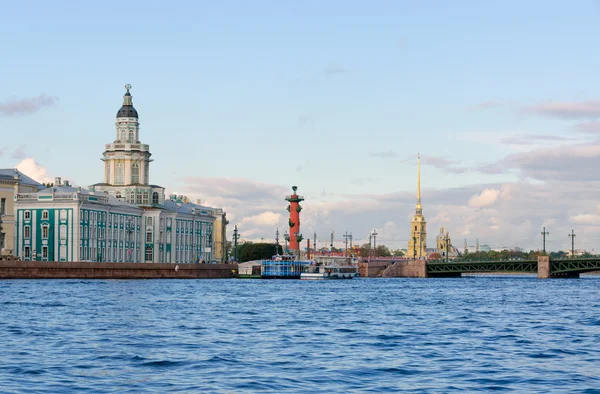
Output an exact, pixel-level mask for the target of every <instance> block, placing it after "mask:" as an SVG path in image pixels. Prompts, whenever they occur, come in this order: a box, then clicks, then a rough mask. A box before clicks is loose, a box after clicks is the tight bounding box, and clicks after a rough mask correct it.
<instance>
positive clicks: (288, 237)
mask: <svg viewBox="0 0 600 394" xmlns="http://www.w3.org/2000/svg"><path fill="white" fill-rule="evenodd" d="M283 239H284V241H285V251H284V254H285V255H286V256H287V255H288V242H289V241H290V234H288V232H287V231H286V232H285V233H284V234H283Z"/></svg>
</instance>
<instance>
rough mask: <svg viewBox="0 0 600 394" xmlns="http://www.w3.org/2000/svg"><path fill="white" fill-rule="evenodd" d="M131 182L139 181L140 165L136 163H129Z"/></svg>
mask: <svg viewBox="0 0 600 394" xmlns="http://www.w3.org/2000/svg"><path fill="white" fill-rule="evenodd" d="M131 183H133V184H135V183H140V165H139V164H138V163H133V164H132V165H131Z"/></svg>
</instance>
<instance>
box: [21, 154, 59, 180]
mask: <svg viewBox="0 0 600 394" xmlns="http://www.w3.org/2000/svg"><path fill="white" fill-rule="evenodd" d="M17 170H19V171H21V172H22V173H23V174H25V175H27V176H28V177H30V178H33V179H35V180H36V181H38V182H40V183H47V182H54V179H53V178H52V177H51V176H50V175H48V171H47V170H46V167H44V166H42V165H41V164H40V163H38V162H37V161H35V160H34V159H33V158H31V157H29V158H27V159H23V160H22V161H21V162H20V163H19V164H17Z"/></svg>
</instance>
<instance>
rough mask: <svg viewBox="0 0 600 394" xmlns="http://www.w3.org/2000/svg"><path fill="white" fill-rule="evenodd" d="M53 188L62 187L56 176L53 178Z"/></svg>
mask: <svg viewBox="0 0 600 394" xmlns="http://www.w3.org/2000/svg"><path fill="white" fill-rule="evenodd" d="M54 186H62V184H61V183H60V177H59V176H57V177H56V178H54Z"/></svg>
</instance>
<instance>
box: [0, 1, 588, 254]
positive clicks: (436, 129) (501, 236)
mask: <svg viewBox="0 0 600 394" xmlns="http://www.w3.org/2000/svg"><path fill="white" fill-rule="evenodd" d="M0 8H1V9H2V12H1V13H0V37H3V39H2V40H0V135H1V136H2V137H3V138H2V142H1V143H0V167H1V168H15V167H17V168H19V169H21V170H22V171H24V172H25V173H26V174H28V175H30V176H32V177H34V178H36V179H38V180H40V181H45V180H49V179H52V178H53V177H55V176H61V177H62V178H63V179H68V180H70V181H71V182H72V183H74V184H77V185H81V186H84V187H86V186H87V185H91V184H94V183H97V182H100V181H102V177H103V165H102V162H101V161H100V158H101V156H102V152H103V147H104V144H106V143H111V142H112V141H113V140H114V138H115V137H114V136H115V132H114V122H115V115H116V112H117V110H118V109H119V108H120V106H121V103H122V96H123V94H124V91H125V90H124V85H125V84H131V85H132V86H133V88H132V90H131V93H132V95H133V102H134V106H135V108H136V109H137V110H138V113H139V116H140V125H141V131H140V139H141V141H142V142H143V143H146V144H149V145H150V149H151V152H152V158H153V159H154V161H153V163H152V164H151V170H150V171H151V172H150V181H151V182H152V183H153V184H159V185H161V186H164V187H166V188H167V192H176V193H178V194H184V195H187V196H189V197H190V198H192V199H201V200H202V203H203V204H205V205H211V206H214V207H220V208H223V209H224V210H225V211H226V212H227V217H228V219H229V220H230V226H229V229H228V230H229V234H231V231H232V230H233V226H234V225H237V226H238V228H239V229H240V232H241V236H242V239H243V240H253V241H257V240H260V239H261V238H264V239H266V240H271V239H273V238H274V235H275V229H276V228H277V227H279V229H280V231H281V233H283V232H284V231H285V230H286V229H287V216H286V215H287V211H286V207H287V202H286V201H285V200H284V198H285V196H286V194H290V193H291V186H292V185H297V186H298V192H299V193H300V194H302V195H303V196H304V197H305V198H306V201H305V202H304V203H303V207H304V210H303V211H302V216H301V230H302V233H303V235H304V237H305V238H307V237H310V238H311V239H312V238H313V234H314V233H317V238H318V239H319V246H323V245H324V244H327V245H328V244H329V242H328V239H329V237H330V234H331V232H334V238H335V239H336V246H341V244H342V240H343V238H342V235H343V233H345V232H346V231H348V232H349V233H352V235H353V239H354V243H358V244H362V243H365V242H368V241H367V239H368V234H369V233H370V232H371V231H373V230H374V229H375V230H377V233H378V238H377V243H378V244H385V245H388V246H389V247H391V248H394V249H395V248H406V246H407V242H408V238H409V234H410V220H411V217H412V215H413V214H414V209H415V198H416V197H415V194H416V190H415V189H416V165H417V160H416V158H417V154H419V153H420V155H421V166H422V168H421V173H422V179H421V187H422V202H423V214H424V215H425V218H426V220H427V222H428V235H427V240H428V244H429V246H431V245H432V244H434V242H435V236H436V235H437V234H438V233H439V231H440V230H439V229H440V227H444V228H445V229H447V230H448V231H449V232H450V236H451V238H452V241H453V243H454V245H455V246H457V247H458V248H459V249H462V247H463V243H464V241H465V240H466V242H467V245H468V246H469V249H471V250H472V248H473V245H474V244H475V242H476V240H479V243H480V244H487V245H489V246H490V247H492V248H505V247H506V248H514V247H515V246H519V247H522V248H524V249H526V250H529V249H539V248H541V246H542V236H541V231H542V229H543V227H545V228H546V231H548V232H549V235H548V236H547V249H550V250H564V249H567V248H570V247H571V241H570V238H569V237H568V234H569V233H570V232H571V230H574V232H575V234H576V238H575V240H576V241H575V248H576V249H587V250H589V251H593V250H594V249H600V231H599V230H600V225H599V223H600V221H599V220H600V201H599V198H598V197H597V196H598V192H597V191H598V190H600V173H599V172H598V171H597V168H599V167H600V73H598V70H600V52H599V51H598V50H597V48H598V39H599V38H600V0H588V1H584V0H581V1H572V2H565V1H547V0H546V1H533V0H532V1H527V2H523V1H489V2H475V1H453V2H447V1H421V2H412V1H376V0H373V1H349V0H344V1H336V0H330V1H322V0H321V1H310V0H308V1H302V2H300V1H296V2H291V1H290V2H282V1H274V0H272V1H258V0H257V1H252V2H248V1H227V0H224V1H219V2H214V1H194V2H192V1H189V2H186V1H180V2H172V3H166V2H163V1H133V0H132V1H127V2H121V1H103V2H95V3H90V2H75V1H56V2H43V1H27V0H24V1H19V2H14V1H2V0H0Z"/></svg>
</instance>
